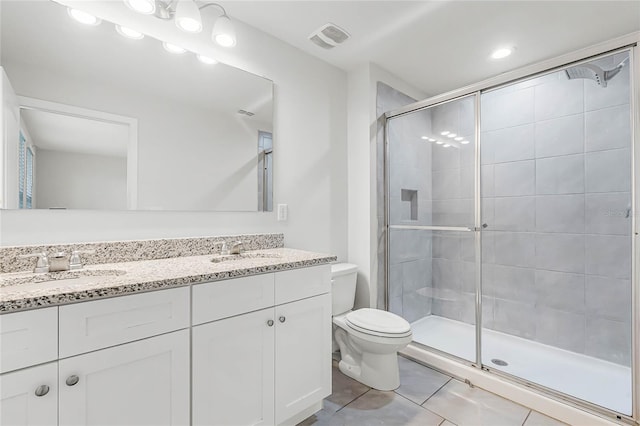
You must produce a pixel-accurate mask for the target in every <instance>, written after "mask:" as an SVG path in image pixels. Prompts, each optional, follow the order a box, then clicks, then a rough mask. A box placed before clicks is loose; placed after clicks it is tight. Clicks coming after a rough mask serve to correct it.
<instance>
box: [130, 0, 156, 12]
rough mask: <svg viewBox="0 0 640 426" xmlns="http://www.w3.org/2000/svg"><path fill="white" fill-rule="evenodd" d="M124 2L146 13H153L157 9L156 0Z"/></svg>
mask: <svg viewBox="0 0 640 426" xmlns="http://www.w3.org/2000/svg"><path fill="white" fill-rule="evenodd" d="M124 3H125V4H126V5H127V6H128V7H129V8H130V9H132V10H135V11H136V12H138V13H143V14H145V15H151V14H153V13H154V12H155V11H156V2H155V1H154V0H124Z"/></svg>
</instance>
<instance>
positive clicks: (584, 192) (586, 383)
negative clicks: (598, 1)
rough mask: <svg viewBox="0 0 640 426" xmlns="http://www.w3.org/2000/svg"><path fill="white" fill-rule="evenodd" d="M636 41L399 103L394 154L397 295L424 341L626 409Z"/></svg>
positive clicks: (618, 412)
mask: <svg viewBox="0 0 640 426" xmlns="http://www.w3.org/2000/svg"><path fill="white" fill-rule="evenodd" d="M631 55H632V48H631V47H625V48H621V49H619V50H617V51H614V52H613V53H608V54H605V55H600V56H594V57H591V58H590V59H588V60H582V61H580V62H574V63H570V64H567V65H565V66H560V67H555V68H553V69H549V70H547V71H543V72H538V73H537V74H535V75H532V76H529V77H524V78H520V79H518V80H515V81H510V82H507V83H505V84H501V85H500V86H495V85H491V84H488V85H486V86H485V87H482V85H478V86H475V87H474V88H476V89H477V90H475V91H471V90H470V91H468V92H466V93H464V92H462V93H461V91H456V92H453V93H452V95H451V96H447V95H443V96H440V97H438V98H436V99H433V100H426V101H423V102H418V103H417V104H415V105H413V106H411V105H410V106H408V107H405V108H402V109H401V110H398V111H395V112H391V113H387V121H386V128H385V135H386V137H385V162H384V165H385V206H386V217H385V230H386V236H387V239H386V240H387V244H386V252H385V261H384V265H383V266H384V268H385V271H386V275H387V277H386V283H385V304H386V308H387V309H388V310H389V311H391V312H393V313H396V314H398V315H401V316H403V317H404V318H405V319H407V320H408V321H409V322H410V323H411V324H412V329H413V335H414V342H413V343H412V344H413V345H418V346H420V347H423V348H426V349H428V350H429V351H434V352H437V353H438V354H440V355H444V356H446V357H449V358H452V359H456V360H458V361H459V362H461V363H465V364H467V365H472V366H475V367H478V368H481V369H482V370H485V371H486V372H487V374H496V375H499V376H500V377H503V378H507V379H508V380H512V381H514V382H517V383H520V384H524V385H526V386H529V387H531V388H533V389H535V390H536V391H537V392H540V393H542V394H545V395H548V396H552V397H554V398H560V399H561V400H564V401H569V402H570V403H571V404H574V405H578V406H581V407H585V408H587V409H589V410H592V411H594V412H597V413H599V414H604V415H605V416H613V417H617V418H627V419H632V417H633V416H634V411H633V408H634V407H633V406H634V400H633V398H634V392H633V386H632V383H633V377H634V376H633V371H634V370H633V369H632V367H634V366H633V363H634V352H633V347H634V338H633V335H632V333H633V330H634V325H633V319H632V318H633V315H634V307H633V303H632V301H633V295H634V294H635V292H634V291H633V286H634V285H635V280H634V277H633V273H634V271H635V269H634V267H633V266H632V259H633V253H634V250H635V246H634V243H633V231H632V230H633V227H634V226H635V216H634V211H635V209H634V207H633V206H634V202H635V196H634V188H635V184H634V173H633V170H634V167H633V163H634V162H633V160H632V159H633V155H634V149H633V120H634V119H635V115H634V114H633V110H634V99H633V96H632V93H633V90H632V87H633V85H632V78H631V76H632V75H633V74H632V73H631V72H630V70H631V68H632V66H631V65H632V64H633V61H632V56H631ZM636 309H637V308H636ZM634 368H635V367H634Z"/></svg>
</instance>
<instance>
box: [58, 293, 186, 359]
mask: <svg viewBox="0 0 640 426" xmlns="http://www.w3.org/2000/svg"><path fill="white" fill-rule="evenodd" d="M186 327H189V288H188V287H182V288H176V289H171V290H160V291H154V292H150V293H144V294H135V295H130V296H122V297H116V298H113V299H105V300H96V301H93V302H84V303H78V304H76V305H68V306H61V307H60V358H65V357H68V356H72V355H76V354H80V353H83V352H88V351H92V350H96V349H101V348H105V347H108V346H113V345H117V344H121V343H126V342H131V341H134V340H138V339H143V338H145V337H150V336H154V335H157V334H161V333H166V332H169V331H173V330H179V329H181V328H186Z"/></svg>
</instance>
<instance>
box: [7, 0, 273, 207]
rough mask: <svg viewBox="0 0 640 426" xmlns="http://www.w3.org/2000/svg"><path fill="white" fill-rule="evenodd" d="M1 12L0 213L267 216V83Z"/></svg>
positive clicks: (59, 12) (39, 9)
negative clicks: (0, 131)
mask: <svg viewBox="0 0 640 426" xmlns="http://www.w3.org/2000/svg"><path fill="white" fill-rule="evenodd" d="M0 7H2V13H1V14H0V17H1V22H0V24H1V25H0V30H1V32H2V34H1V41H2V46H1V53H2V56H1V62H0V64H1V65H2V71H3V73H2V74H3V76H2V77H3V79H2V96H3V120H5V122H6V123H8V126H7V127H8V128H7V129H5V132H4V135H3V136H4V139H3V143H4V146H5V147H4V150H3V152H4V154H5V155H4V158H2V165H3V170H4V173H0V175H2V176H3V178H2V182H0V183H1V184H2V189H3V191H2V195H3V197H2V200H1V203H0V206H2V207H3V208H47V209H49V208H67V209H142V210H183V211H184V210H188V211H194V210H218V211H256V210H271V206H272V201H271V198H272V195H271V191H272V190H273V178H272V160H271V158H272V155H273V148H272V143H269V148H266V145H264V142H263V140H266V139H265V135H269V141H271V134H272V132H273V122H272V115H273V113H272V111H273V107H272V104H273V84H272V82H271V81H269V80H267V79H264V78H262V77H259V76H256V75H253V74H250V73H247V72H245V71H242V70H239V69H236V68H233V67H230V66H227V65H224V64H220V63H218V64H204V63H202V62H200V61H198V60H197V58H196V55H194V54H192V53H190V52H186V53H184V54H182V55H175V54H169V53H168V52H167V51H166V50H164V49H163V47H162V43H161V42H160V41H158V40H155V39H153V38H150V37H148V36H147V37H144V38H143V39H140V40H133V39H130V38H125V37H123V36H122V35H120V34H119V33H118V32H117V31H116V28H115V26H114V25H113V24H111V23H109V22H106V21H102V23H101V24H100V25H97V26H85V25H82V24H79V23H77V22H75V21H73V20H72V19H70V17H69V16H68V14H67V10H66V7H64V6H62V5H59V4H57V3H54V2H36V1H33V2H31V1H27V2H25V1H12V0H8V1H4V0H3V1H2V4H1V5H0ZM114 7H115V6H114ZM122 7H124V8H125V9H126V7H125V6H124V5H122ZM34 105H36V106H34ZM42 105H46V107H45V108H43V107H42ZM54 106H55V107H54ZM70 111H72V112H71V113H70ZM84 111H89V113H85V112H84ZM104 117H111V118H108V119H105V118H104ZM113 117H121V118H122V119H123V120H124V122H122V121H120V120H114V119H112V118H113ZM21 134H22V138H23V139H24V142H20V141H21V140H22V139H21V136H20V135H21ZM256 142H257V143H256ZM123 143H124V144H125V145H124V146H123ZM19 154H20V155H19ZM107 157H108V158H109V159H110V160H109V161H107V160H106V158H107ZM116 159H117V160H116ZM96 162H98V163H100V165H101V166H102V167H94V166H92V164H94V163H96ZM116 164H117V165H116ZM107 165H109V167H107ZM28 168H29V170H27V169H28ZM106 168H109V172H107V171H106V170H105V169H106ZM116 170H117V171H116ZM256 176H258V178H257V179H256Z"/></svg>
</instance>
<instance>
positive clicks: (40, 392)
mask: <svg viewBox="0 0 640 426" xmlns="http://www.w3.org/2000/svg"><path fill="white" fill-rule="evenodd" d="M48 393H49V386H47V385H40V386H38V387H37V388H36V392H35V394H36V396H45V395H46V394H48Z"/></svg>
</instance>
